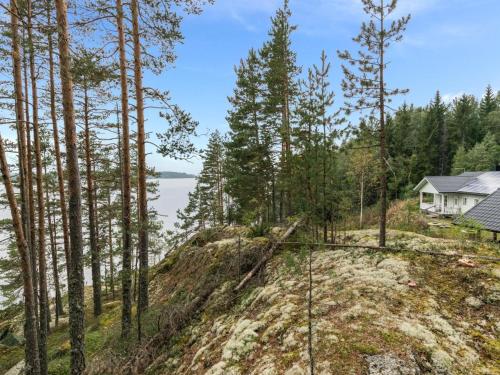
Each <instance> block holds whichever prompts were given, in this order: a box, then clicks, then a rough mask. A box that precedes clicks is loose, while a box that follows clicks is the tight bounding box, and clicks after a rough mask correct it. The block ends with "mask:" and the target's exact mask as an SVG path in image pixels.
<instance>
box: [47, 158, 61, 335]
mask: <svg viewBox="0 0 500 375" xmlns="http://www.w3.org/2000/svg"><path fill="white" fill-rule="evenodd" d="M45 175H47V169H46V167H45ZM45 199H46V201H47V222H48V225H49V238H50V254H51V258H52V277H53V278H54V292H55V295H56V296H55V297H56V301H55V302H56V307H55V326H56V327H58V326H59V317H60V316H61V315H62V314H64V310H63V305H62V297H61V286H60V281H59V259H58V257H57V243H56V223H55V220H53V215H52V209H51V204H50V199H49V186H48V182H47V179H46V180H45Z"/></svg>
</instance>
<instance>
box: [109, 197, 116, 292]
mask: <svg viewBox="0 0 500 375" xmlns="http://www.w3.org/2000/svg"><path fill="white" fill-rule="evenodd" d="M108 246H109V287H110V289H111V295H112V296H113V300H114V299H115V265H114V260H113V223H112V218H111V191H110V189H109V188H108Z"/></svg>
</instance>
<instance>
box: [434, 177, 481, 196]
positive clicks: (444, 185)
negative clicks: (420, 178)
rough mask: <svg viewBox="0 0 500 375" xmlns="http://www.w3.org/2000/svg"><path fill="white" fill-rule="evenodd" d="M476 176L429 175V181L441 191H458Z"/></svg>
mask: <svg viewBox="0 0 500 375" xmlns="http://www.w3.org/2000/svg"><path fill="white" fill-rule="evenodd" d="M474 178H475V177H467V176H427V177H426V179H427V181H429V183H430V184H431V185H432V186H434V187H435V188H436V190H437V191H439V192H440V193H456V192H457V191H459V190H460V189H461V188H462V187H464V186H465V185H466V184H467V183H469V182H470V181H472V180H473V179H474Z"/></svg>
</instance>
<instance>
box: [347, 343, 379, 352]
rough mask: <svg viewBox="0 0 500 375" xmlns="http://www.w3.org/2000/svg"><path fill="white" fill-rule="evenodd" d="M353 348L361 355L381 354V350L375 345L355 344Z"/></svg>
mask: <svg viewBox="0 0 500 375" xmlns="http://www.w3.org/2000/svg"><path fill="white" fill-rule="evenodd" d="M352 348H353V350H355V351H357V352H358V353H360V354H366V355H375V354H379V353H380V350H379V349H378V348H377V347H376V346H375V345H372V344H370V343H367V342H355V343H353V344H352Z"/></svg>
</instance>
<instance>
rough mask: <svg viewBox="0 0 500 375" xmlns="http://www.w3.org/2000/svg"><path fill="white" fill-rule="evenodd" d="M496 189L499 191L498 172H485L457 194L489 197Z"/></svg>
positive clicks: (499, 177) (499, 178)
mask: <svg viewBox="0 0 500 375" xmlns="http://www.w3.org/2000/svg"><path fill="white" fill-rule="evenodd" d="M497 189H500V172H485V173H482V174H480V175H479V176H477V177H475V178H474V179H473V180H472V181H470V182H469V183H467V184H466V185H465V186H464V187H462V188H461V189H460V190H458V192H459V193H471V194H488V195H490V194H493V193H494V192H495V191H496V190H497Z"/></svg>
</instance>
